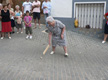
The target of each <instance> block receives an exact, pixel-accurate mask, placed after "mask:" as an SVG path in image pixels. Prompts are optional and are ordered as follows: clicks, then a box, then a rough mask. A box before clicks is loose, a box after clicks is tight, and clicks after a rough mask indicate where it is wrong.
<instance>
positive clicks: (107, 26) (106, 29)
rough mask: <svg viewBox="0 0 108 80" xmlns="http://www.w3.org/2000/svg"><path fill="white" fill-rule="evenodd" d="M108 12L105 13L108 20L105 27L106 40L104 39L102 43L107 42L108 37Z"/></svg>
mask: <svg viewBox="0 0 108 80" xmlns="http://www.w3.org/2000/svg"><path fill="white" fill-rule="evenodd" d="M107 16H108V12H107V13H106V14H105V15H104V17H105V19H106V20H107V22H106V24H105V28H104V40H103V41H102V43H105V42H106V39H107V37H108V18H107Z"/></svg>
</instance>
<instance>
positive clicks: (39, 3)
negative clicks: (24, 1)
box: [32, 1, 41, 13]
mask: <svg viewBox="0 0 108 80" xmlns="http://www.w3.org/2000/svg"><path fill="white" fill-rule="evenodd" d="M35 5H41V2H40V1H37V2H36V1H34V2H33V3H32V6H35ZM33 12H38V13H40V7H36V8H34V9H33Z"/></svg>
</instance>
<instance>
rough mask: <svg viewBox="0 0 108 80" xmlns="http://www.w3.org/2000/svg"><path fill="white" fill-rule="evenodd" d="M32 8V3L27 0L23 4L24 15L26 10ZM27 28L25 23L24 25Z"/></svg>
mask: <svg viewBox="0 0 108 80" xmlns="http://www.w3.org/2000/svg"><path fill="white" fill-rule="evenodd" d="M31 10H32V3H31V2H30V1H29V0H25V2H24V3H23V4H22V13H23V17H24V16H25V15H26V11H29V12H31ZM24 29H25V25H24Z"/></svg>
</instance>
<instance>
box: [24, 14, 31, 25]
mask: <svg viewBox="0 0 108 80" xmlns="http://www.w3.org/2000/svg"><path fill="white" fill-rule="evenodd" d="M24 21H25V22H26V23H29V22H30V21H32V17H31V16H25V17H24ZM26 27H31V24H29V26H27V25H26Z"/></svg>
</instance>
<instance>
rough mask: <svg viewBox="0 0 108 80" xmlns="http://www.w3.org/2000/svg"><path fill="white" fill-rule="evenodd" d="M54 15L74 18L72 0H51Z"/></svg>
mask: <svg viewBox="0 0 108 80" xmlns="http://www.w3.org/2000/svg"><path fill="white" fill-rule="evenodd" d="M51 4H52V9H51V15H52V16H53V17H62V18H72V0H51Z"/></svg>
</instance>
